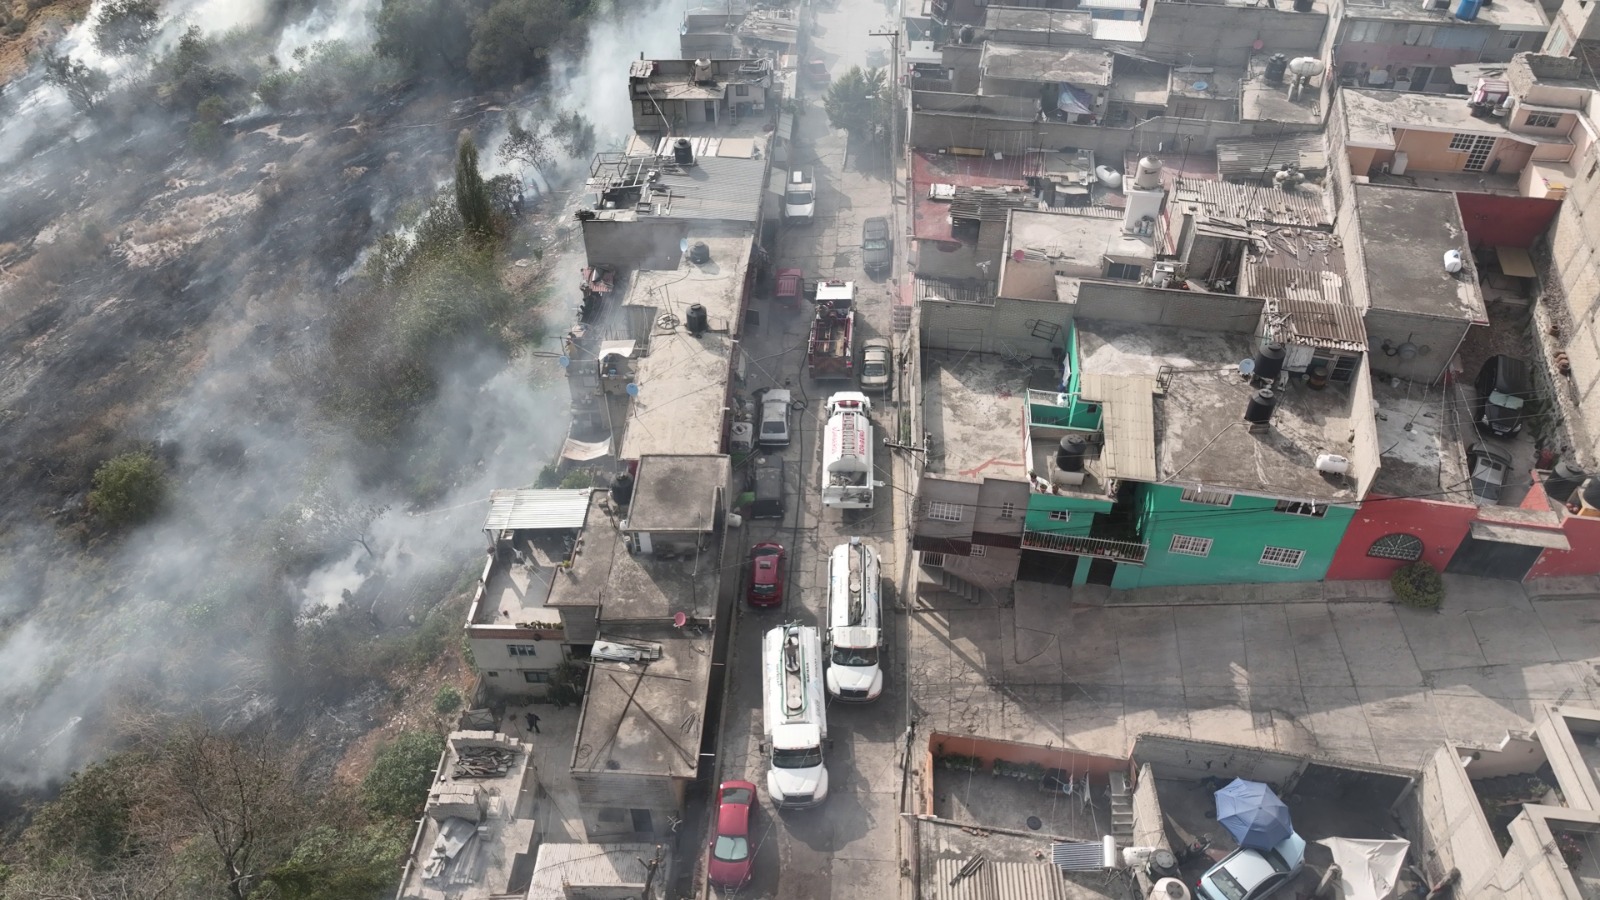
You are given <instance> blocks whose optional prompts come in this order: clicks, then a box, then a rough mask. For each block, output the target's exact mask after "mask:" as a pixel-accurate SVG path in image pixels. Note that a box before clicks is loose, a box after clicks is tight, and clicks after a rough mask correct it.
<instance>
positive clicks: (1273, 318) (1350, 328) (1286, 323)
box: [1267, 270, 1367, 353]
mask: <svg viewBox="0 0 1600 900" xmlns="http://www.w3.org/2000/svg"><path fill="white" fill-rule="evenodd" d="M1279 271H1283V270H1279ZM1306 274H1309V275H1330V274H1332V273H1331V272H1310V273H1306ZM1267 332H1268V334H1270V335H1271V336H1272V338H1273V339H1274V340H1279V341H1285V342H1287V343H1293V344H1308V345H1310V346H1313V347H1326V348H1328V349H1331V350H1349V351H1351V352H1355V353H1363V352H1365V351H1366V349H1367V328H1366V325H1365V323H1363V322H1362V320H1361V314H1360V313H1359V312H1357V311H1356V308H1355V307H1354V306H1351V305H1350V304H1348V303H1324V302H1322V301H1320V300H1302V299H1295V298H1285V299H1279V300H1273V301H1271V302H1270V303H1268V305H1267Z"/></svg>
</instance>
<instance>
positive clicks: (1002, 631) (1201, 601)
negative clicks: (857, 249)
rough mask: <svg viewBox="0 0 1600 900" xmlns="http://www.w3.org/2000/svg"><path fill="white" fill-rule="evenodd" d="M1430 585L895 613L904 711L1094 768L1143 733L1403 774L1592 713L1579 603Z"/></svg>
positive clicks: (1084, 593) (1586, 604)
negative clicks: (1556, 712)
mask: <svg viewBox="0 0 1600 900" xmlns="http://www.w3.org/2000/svg"><path fill="white" fill-rule="evenodd" d="M1445 583H1446V588H1447V595H1448V599H1447V600H1446V602H1445V605H1444V608H1443V609H1442V610H1440V611H1438V612H1435V611H1432V610H1413V609H1408V608H1406V607H1403V606H1399V605H1397V604H1392V603H1390V602H1388V599H1387V597H1383V598H1380V599H1379V600H1378V601H1377V602H1361V601H1359V600H1341V601H1339V602H1331V603H1330V602H1324V601H1320V600H1319V601H1308V600H1305V599H1304V596H1305V588H1306V587H1308V586H1305V585H1298V586H1297V585H1279V586H1240V585H1217V586H1213V587H1194V586H1190V587H1183V588H1175V589H1170V590H1152V591H1131V592H1110V593H1109V594H1107V593H1106V592H1105V591H1103V590H1099V591H1098V592H1097V591H1096V589H1092V588H1090V589H1076V590H1072V591H1067V590H1065V589H1062V588H1055V587H1049V586H1046V585H1038V584H1033V583H1030V582H1022V583H1020V584H1018V585H1017V589H1016V591H1015V603H1014V605H1013V606H1009V607H1002V606H1000V605H999V603H998V602H995V601H989V602H988V603H987V604H986V605H974V604H970V603H968V602H967V601H966V600H963V599H960V598H955V599H954V600H953V601H952V602H950V603H948V604H941V605H939V606H938V607H937V608H932V609H922V608H919V609H914V610H912V612H911V614H910V622H911V626H910V627H911V634H910V644H909V647H908V648H907V651H906V658H907V659H908V660H909V665H908V676H907V677H908V680H909V682H910V691H911V715H912V716H913V717H915V718H916V719H917V720H918V723H919V728H922V729H927V730H932V731H942V732H946V733H950V734H961V735H967V734H973V735H983V736H985V737H992V738H996V739H1001V740H1009V741H1021V742H1026V743H1033V744H1039V745H1053V746H1057V747H1065V748H1068V749H1072V750H1080V751H1084V752H1088V753H1095V754H1100V755H1103V756H1125V755H1127V753H1128V752H1129V749H1130V748H1131V746H1132V745H1133V741H1134V739H1135V738H1136V737H1137V736H1138V735H1140V734H1142V733H1146V732H1149V733H1155V734H1164V735H1171V736H1175V737H1185V738H1194V739H1197V740H1209V741H1219V742H1225V743H1232V744H1244V745H1248V746H1253V747H1262V748H1265V749H1271V750H1278V751H1282V752H1287V753H1296V754H1302V753H1303V754H1314V755H1321V756H1326V757H1330V758H1333V759H1340V760H1348V761H1351V762H1357V763H1360V762H1372V763H1381V764H1383V765H1388V766H1397V767H1404V768H1411V767H1415V766H1417V765H1418V763H1419V762H1420V760H1421V759H1422V758H1423V756H1424V755H1428V754H1432V753H1434V752H1435V751H1436V750H1437V749H1438V747H1439V745H1440V743H1441V742H1442V741H1446V740H1448V741H1452V742H1454V743H1456V744H1458V745H1460V744H1467V745H1479V746H1493V745H1495V744H1496V743H1498V742H1499V741H1500V740H1501V739H1502V738H1503V737H1504V736H1505V733H1506V731H1507V730H1512V731H1531V730H1532V726H1533V721H1534V718H1535V716H1536V715H1537V712H1538V710H1539V709H1540V708H1541V707H1542V706H1543V705H1544V704H1546V703H1557V702H1559V703H1570V704H1573V705H1592V704H1594V703H1596V702H1597V701H1600V685H1597V684H1596V683H1595V682H1594V679H1593V678H1592V677H1591V676H1592V674H1593V666H1594V665H1595V664H1596V663H1600V650H1597V649H1596V648H1600V621H1597V620H1596V617H1595V616H1594V615H1593V611H1592V605H1593V604H1592V603H1591V602H1590V601H1589V600H1587V599H1583V598H1581V597H1574V598H1572V599H1561V598H1550V599H1546V600H1529V598H1528V597H1527V595H1526V594H1525V593H1524V591H1523V587H1522V586H1521V585H1518V584H1515V583H1512V582H1503V581H1491V580H1488V579H1476V578H1462V577H1457V576H1454V575H1446V576H1445ZM1310 587H1312V588H1315V587H1316V586H1310ZM1280 589H1281V590H1280ZM1146 598H1148V599H1146ZM1285 601H1287V602H1285ZM1123 603H1128V604H1144V605H1122V604H1123ZM1107 604H1109V605H1107Z"/></svg>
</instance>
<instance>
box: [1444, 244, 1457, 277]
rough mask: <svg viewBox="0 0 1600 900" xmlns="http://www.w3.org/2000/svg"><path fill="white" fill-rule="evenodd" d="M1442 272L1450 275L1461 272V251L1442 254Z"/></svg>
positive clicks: (1449, 251) (1448, 251)
mask: <svg viewBox="0 0 1600 900" xmlns="http://www.w3.org/2000/svg"><path fill="white" fill-rule="evenodd" d="M1444 270H1445V271H1446V272H1449V273H1450V274H1451V275H1454V274H1456V273H1457V272H1459V271H1461V251H1460V250H1446V251H1445V252H1444Z"/></svg>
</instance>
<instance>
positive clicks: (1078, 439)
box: [1056, 434, 1089, 472]
mask: <svg viewBox="0 0 1600 900" xmlns="http://www.w3.org/2000/svg"><path fill="white" fill-rule="evenodd" d="M1088 452H1089V442H1088V441H1085V440H1084V439H1083V435H1081V434H1069V435H1067V436H1066V437H1064V438H1062V439H1061V446H1060V447H1058V448H1057V449H1056V468H1057V469H1060V470H1061V471H1063V472H1082V471H1083V457H1084V456H1085V455H1086V454H1087V453H1088Z"/></svg>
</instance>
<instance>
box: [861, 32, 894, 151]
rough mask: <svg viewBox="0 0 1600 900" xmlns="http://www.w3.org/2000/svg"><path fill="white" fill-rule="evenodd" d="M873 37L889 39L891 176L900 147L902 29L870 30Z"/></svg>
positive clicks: (888, 79)
mask: <svg viewBox="0 0 1600 900" xmlns="http://www.w3.org/2000/svg"><path fill="white" fill-rule="evenodd" d="M867 33H868V34H870V35H871V36H873V37H886V38H888V39H889V77H888V78H887V81H888V83H889V170H890V177H891V178H892V177H893V175H894V164H895V162H896V161H897V160H898V157H897V156H896V155H895V154H896V153H897V152H898V149H899V147H900V111H901V106H902V104H901V103H900V30H899V29H898V28H895V29H890V30H888V31H869V32H867Z"/></svg>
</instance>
